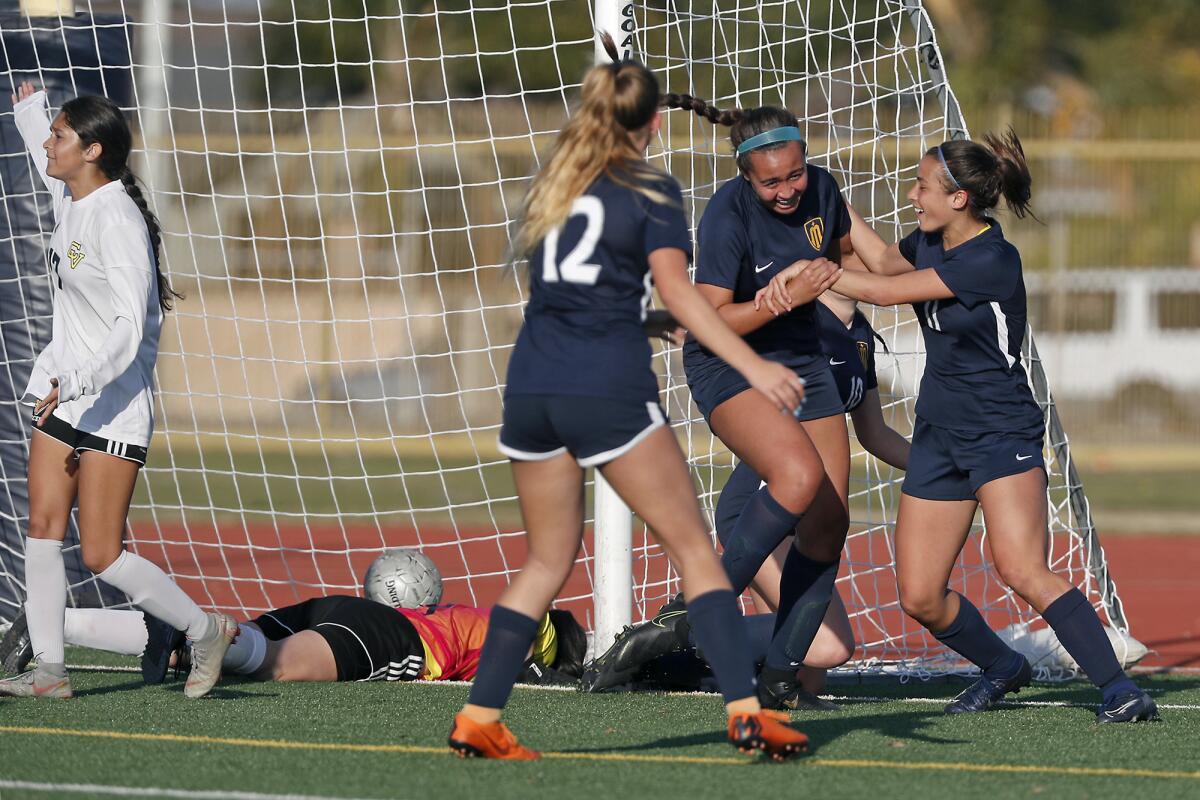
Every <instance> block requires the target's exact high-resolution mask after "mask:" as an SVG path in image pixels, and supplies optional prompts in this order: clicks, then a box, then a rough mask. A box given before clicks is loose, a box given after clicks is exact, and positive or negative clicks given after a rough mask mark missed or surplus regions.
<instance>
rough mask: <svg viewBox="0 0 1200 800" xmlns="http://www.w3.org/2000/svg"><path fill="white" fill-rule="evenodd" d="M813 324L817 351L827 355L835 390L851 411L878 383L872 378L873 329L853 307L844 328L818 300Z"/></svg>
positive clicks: (873, 357) (873, 376)
mask: <svg viewBox="0 0 1200 800" xmlns="http://www.w3.org/2000/svg"><path fill="white" fill-rule="evenodd" d="M817 324H818V325H819V326H820V329H821V352H823V353H824V354H825V355H826V356H828V357H829V369H830V371H831V372H832V373H833V379H834V380H835V381H836V382H837V388H838V394H840V395H841V396H842V402H843V403H845V404H846V411H853V410H854V409H856V408H858V406H859V404H860V403H862V401H863V398H864V397H865V396H866V394H867V392H868V391H870V390H871V389H874V388H875V387H876V386H878V385H879V382H878V381H877V380H876V378H875V329H874V328H872V327H871V323H870V321H869V320H868V319H867V318H866V316H864V315H863V313H862V312H861V311H859V310H857V309H855V311H854V319H853V320H851V322H850V327H849V328H847V327H846V325H845V323H843V322H842V321H841V320H840V319H838V316H837V314H834V313H833V311H831V310H830V309H829V306H827V305H825V304H824V303H821V302H818V303H817Z"/></svg>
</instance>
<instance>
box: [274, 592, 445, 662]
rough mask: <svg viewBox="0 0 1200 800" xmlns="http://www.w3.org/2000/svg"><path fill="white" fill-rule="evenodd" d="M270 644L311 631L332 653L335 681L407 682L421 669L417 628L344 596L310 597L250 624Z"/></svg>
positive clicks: (375, 606) (399, 616)
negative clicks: (253, 625) (317, 635)
mask: <svg viewBox="0 0 1200 800" xmlns="http://www.w3.org/2000/svg"><path fill="white" fill-rule="evenodd" d="M251 622H253V623H254V624H255V625H257V626H258V627H259V628H261V629H262V632H263V634H264V635H265V636H266V637H267V638H268V639H271V640H273V641H274V640H279V639H283V638H285V637H287V636H291V635H292V634H293V633H299V632H300V631H316V632H317V633H319V634H321V636H322V637H324V639H325V641H326V642H328V643H329V647H330V649H332V650H333V659H334V661H335V662H336V663H337V674H338V677H337V679H338V680H339V681H381V680H388V681H412V680H416V679H417V678H419V677H421V674H422V673H423V672H424V671H425V647H424V646H423V645H422V644H421V637H420V636H419V635H418V634H417V629H416V628H414V627H413V624H412V623H411V622H409V621H408V619H407V618H406V617H405V616H404V615H403V614H401V613H400V612H399V611H396V610H395V609H394V608H390V607H388V606H385V605H383V604H382V603H376V602H375V601H374V600H364V599H363V598H361V597H351V596H349V595H334V596H332V597H314V598H313V599H312V600H305V601H304V602H303V603H297V604H296V605H294V606H288V607H287V608H279V609H276V610H274V611H268V612H267V613H265V614H263V615H262V616H260V617H257V618H255V619H253V620H251Z"/></svg>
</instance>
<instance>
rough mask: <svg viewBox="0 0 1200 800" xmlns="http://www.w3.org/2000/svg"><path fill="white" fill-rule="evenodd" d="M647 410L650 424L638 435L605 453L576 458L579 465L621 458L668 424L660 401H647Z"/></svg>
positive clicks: (602, 462)
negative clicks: (660, 406) (659, 405)
mask: <svg viewBox="0 0 1200 800" xmlns="http://www.w3.org/2000/svg"><path fill="white" fill-rule="evenodd" d="M646 411H647V412H649V414H650V424H649V425H648V426H646V427H645V428H643V429H642V430H641V432H640V433H638V435H637V436H634V437H633V438H632V439H630V440H629V441H628V442H626V443H625V444H623V445H621V446H620V447H614V448H613V449H612V450H605V451H604V452H603V453H596V455H594V456H588V457H587V458H577V459H575V460H576V461H578V462H579V466H581V467H595V466H598V465H600V464H607V463H608V462H609V461H612V460H614V459H617V458H620V457H621V456H623V455H625V454H626V453H628V452H629V451H630V450H632V449H633V448H635V447H637V446H638V444H640V443H641V441H642V439H645V438H646V437H647V436H649V435H650V434H652V433H654V431H655V430H657V429H658V428H661V427H662V426H663V425H665V424H667V421H666V419H665V418H664V417H663V413H662V409H660V408H659V407H658V403H646Z"/></svg>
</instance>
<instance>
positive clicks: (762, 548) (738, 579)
mask: <svg viewBox="0 0 1200 800" xmlns="http://www.w3.org/2000/svg"><path fill="white" fill-rule="evenodd" d="M768 488H769V487H763V488H762V489H759V490H758V491H757V492H755V493H754V494H753V495H752V496H751V497H750V500H749V501H747V503H746V507H745V508H744V509H742V515H741V516H740V517H738V521H737V525H735V526H734V528H733V532H732V533H731V534H730V536H729V541H728V542H727V543H726V545H725V553H724V554H723V555H722V556H721V565H722V566H723V567H725V573H726V574H727V575H729V582H730V583H732V584H733V591H734V593H735V594H739V595H740V594H741V593H742V592H744V591H746V587H747V586H749V585H750V581H752V580H754V576H755V575H756V574H758V570H759V567H761V566H762V565H763V562H764V561H766V560H767V557H768V556H769V555H771V551H772V550H774V549H775V548H776V547H778V546H779V543H780V542H782V541H783V539H784V537H786V536H787V535H788V534H790V533H791V532H792V531H793V530H795V528H796V523H797V522H799V521H800V515H799V514H793V513H792V512H790V511H788V510H787V509H786V508H784V507H783V506H781V505H779V503H778V502H776V500H775V498H774V497H771V494H770V492H769V491H768Z"/></svg>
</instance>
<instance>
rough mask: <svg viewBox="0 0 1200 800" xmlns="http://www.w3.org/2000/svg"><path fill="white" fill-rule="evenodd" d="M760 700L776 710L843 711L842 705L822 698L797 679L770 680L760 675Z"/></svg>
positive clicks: (760, 702) (766, 706) (763, 704)
mask: <svg viewBox="0 0 1200 800" xmlns="http://www.w3.org/2000/svg"><path fill="white" fill-rule="evenodd" d="M758 702H759V705H761V706H762V707H763V708H766V709H771V710H775V711H781V710H787V711H841V710H842V709H841V706H839V705H837V704H836V703H831V702H829V701H828V700H822V699H821V698H820V697H817V696H816V695H815V694H813V693H812V692H810V691H808V690H806V689H805V688H804V687H802V686H801V685H800V684H799V683H798V682H797V681H794V680H791V681H770V680H766V679H764V678H763V676H762V674H761V673H760V674H759V676H758Z"/></svg>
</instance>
